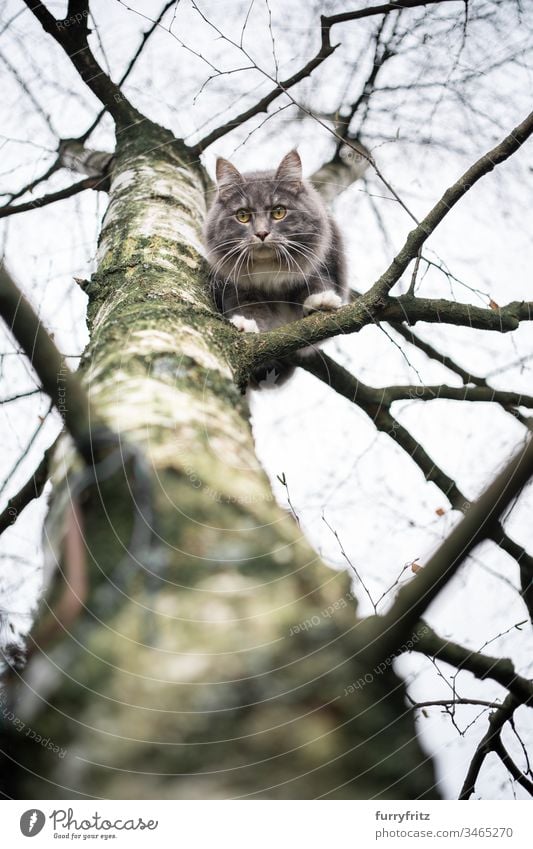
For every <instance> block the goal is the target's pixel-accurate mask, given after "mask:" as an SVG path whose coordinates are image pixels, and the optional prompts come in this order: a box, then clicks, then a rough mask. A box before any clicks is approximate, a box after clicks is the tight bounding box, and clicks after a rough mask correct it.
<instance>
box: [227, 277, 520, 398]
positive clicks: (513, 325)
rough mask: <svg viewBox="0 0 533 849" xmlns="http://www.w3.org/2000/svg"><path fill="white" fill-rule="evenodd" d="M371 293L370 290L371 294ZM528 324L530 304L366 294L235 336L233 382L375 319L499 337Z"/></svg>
mask: <svg viewBox="0 0 533 849" xmlns="http://www.w3.org/2000/svg"><path fill="white" fill-rule="evenodd" d="M371 291H372V290H371ZM531 320H533V302H524V301H513V302H511V303H509V304H506V305H505V306H503V307H501V308H500V309H498V310H492V309H486V308H484V307H475V306H472V305H471V304H461V303H458V302H457V301H446V300H442V299H440V298H438V299H433V298H416V297H412V296H411V295H401V296H400V297H398V298H391V297H390V296H389V297H386V298H385V299H382V300H377V301H376V300H374V297H373V296H372V295H371V292H366V293H365V294H364V295H361V297H360V298H357V300H355V301H354V302H353V303H352V304H348V305H346V306H344V307H341V308H340V309H339V310H337V311H336V312H330V313H316V314H314V315H309V316H306V317H305V318H301V319H298V321H292V322H290V323H289V324H284V325H283V326H281V327H279V328H276V329H275V330H269V331H268V332H266V333H248V334H246V335H243V334H240V336H239V337H238V344H239V346H240V368H239V370H238V372H237V374H236V378H235V379H236V382H237V384H238V385H239V386H240V388H242V389H244V388H245V387H246V386H247V383H248V378H249V375H250V374H251V373H252V372H253V371H254V370H255V369H257V368H260V367H261V366H264V365H265V363H267V362H268V361H269V360H272V359H279V358H282V357H287V356H289V355H290V354H293V353H294V352H295V351H297V350H298V349H299V348H302V347H304V346H306V345H314V344H316V343H317V342H322V341H323V340H324V339H328V338H330V337H332V336H338V335H345V334H348V333H357V332H358V331H359V330H361V329H362V328H363V327H366V326H367V325H368V324H378V323H379V322H381V321H407V322H408V323H409V324H415V323H416V322H417V321H425V322H430V323H438V324H452V325H459V326H462V327H464V326H466V327H471V328H475V329H479V330H491V331H496V332H499V333H506V332H508V331H512V330H516V329H517V327H519V325H520V322H521V321H531Z"/></svg>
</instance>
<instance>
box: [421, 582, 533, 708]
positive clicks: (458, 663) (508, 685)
mask: <svg viewBox="0 0 533 849" xmlns="http://www.w3.org/2000/svg"><path fill="white" fill-rule="evenodd" d="M417 580H418V578H417ZM422 624H423V627H422V626H420V623H419V626H420V627H419V626H417V631H416V633H417V634H418V635H419V640H418V642H416V643H414V645H413V651H416V652H420V653H421V654H425V655H428V656H430V657H435V658H438V659H439V660H443V661H444V662H445V663H449V664H450V666H455V668H456V669H459V670H463V669H466V670H467V671H468V672H471V673H472V674H473V675H475V677H476V678H479V679H480V680H485V679H486V678H490V679H491V680H492V681H496V682H497V683H498V684H500V685H501V686H502V687H505V689H506V690H509V692H510V693H511V694H512V695H513V696H514V699H515V700H516V702H517V704H524V705H531V704H532V703H533V681H530V680H529V679H528V678H524V677H523V676H522V675H519V674H518V673H517V672H516V670H515V668H514V666H513V663H512V661H511V660H509V659H508V658H500V657H490V656H489V655H486V654H481V652H477V651H471V650H470V649H467V648H465V647H464V646H460V645H459V644H458V643H453V642H451V641H450V640H446V639H444V638H443V637H440V636H439V635H438V634H436V633H435V631H433V629H432V628H430V627H429V625H428V624H427V622H423V623H422Z"/></svg>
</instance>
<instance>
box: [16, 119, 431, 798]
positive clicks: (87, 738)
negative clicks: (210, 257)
mask: <svg viewBox="0 0 533 849" xmlns="http://www.w3.org/2000/svg"><path fill="white" fill-rule="evenodd" d="M117 141H118V143H117V151H116V159H115V163H114V168H113V173H112V181H111V189H110V203H109V208H108V210H107V213H106V215H105V219H104V222H103V227H102V232H101V236H100V241H99V248H98V269H97V272H96V273H95V274H94V276H93V277H92V279H91V281H90V282H89V284H88V285H87V293H88V295H89V310H88V322H89V329H90V334H91V341H90V344H89V346H88V349H87V351H86V353H85V356H84V360H83V364H82V370H81V373H82V375H83V380H84V383H85V386H86V388H87V389H88V391H89V393H90V398H91V401H92V402H93V404H94V409H95V410H96V411H97V413H98V415H99V416H101V418H102V420H103V421H105V422H107V424H108V425H110V427H111V428H112V429H113V430H114V431H115V432H116V433H118V434H119V435H120V439H121V442H122V445H123V449H124V452H123V454H122V455H120V454H119V453H118V452H117V451H115V452H114V454H113V455H112V457H111V460H109V462H108V465H107V467H105V468H104V467H103V466H102V468H101V469H100V474H99V476H98V484H97V485H96V486H94V485H92V486H90V485H88V484H87V485H86V484H84V483H83V478H82V477H80V469H79V467H78V466H77V463H76V461H75V460H74V459H73V451H72V449H71V448H70V447H69V445H68V442H67V438H66V437H64V439H63V443H62V449H61V456H60V457H58V458H57V460H56V472H55V485H54V492H53V496H52V502H51V509H50V515H49V520H48V523H47V531H46V536H47V544H48V548H49V557H50V558H51V559H56V560H57V562H58V563H59V565H60V569H61V570H62V571H64V572H65V573H66V574H67V579H68V578H69V575H70V573H69V571H68V570H69V563H68V562H67V561H68V552H67V554H66V553H65V539H64V533H63V532H64V529H65V527H66V524H68V523H69V522H70V523H71V524H72V522H73V517H74V518H76V517H78V516H80V517H81V521H82V523H83V528H82V530H83V539H84V552H85V560H86V565H85V569H86V583H87V586H88V589H87V592H86V594H85V596H84V598H83V609H82V610H81V612H80V613H79V615H78V616H77V617H76V619H75V621H74V623H73V625H72V626H71V627H70V628H69V633H66V632H64V633H63V634H62V635H61V637H60V638H59V639H58V640H56V642H55V643H54V644H53V646H52V647H50V645H49V644H43V645H42V646H40V644H39V640H40V638H39V629H38V628H37V629H36V631H35V636H34V639H35V643H36V648H35V652H34V655H33V658H32V660H31V662H30V664H29V667H28V670H27V673H26V683H25V684H24V685H23V686H21V687H20V688H19V692H20V695H19V697H18V700H16V701H15V703H14V704H13V705H12V710H13V712H14V713H15V715H16V716H17V717H19V718H20V720H21V721H23V722H25V723H26V725H25V729H28V728H31V729H33V730H35V731H36V732H37V733H38V734H39V735H40V737H41V738H42V740H44V741H49V744H48V743H44V742H41V744H40V745H39V744H38V743H36V741H35V738H33V739H32V738H31V736H30V735H27V734H26V731H25V730H24V731H18V730H17V729H16V728H14V727H13V723H11V726H12V727H11V728H10V730H9V735H8V737H9V739H8V752H9V754H8V758H11V759H12V761H11V763H10V764H9V767H8V770H9V773H10V793H11V795H13V787H15V788H16V792H17V794H18V796H19V798H69V797H80V798H85V797H93V796H94V797H104V798H178V799H179V798H233V797H246V798H248V797H250V798H315V797H325V798H366V799H368V798H373V797H375V796H377V797H383V798H411V799H414V798H419V797H426V798H435V796H436V795H437V793H436V791H435V778H434V773H433V768H432V765H431V763H430V761H429V760H428V759H427V758H426V756H425V755H424V753H423V752H422V750H421V748H420V745H419V742H418V740H417V737H416V734H415V730H414V722H413V717H412V715H411V712H410V711H408V710H407V709H406V706H405V701H404V688H403V685H402V683H401V682H400V680H399V679H398V678H397V677H396V676H395V675H394V673H393V672H392V670H391V666H390V664H389V665H387V668H386V671H382V670H378V672H377V673H376V671H375V670H372V669H369V668H368V666H367V665H365V660H364V657H365V655H364V643H363V639H362V636H360V635H362V632H363V628H361V627H360V624H359V623H358V621H357V619H356V613H355V605H354V600H353V596H352V593H351V589H350V579H349V576H348V575H347V574H345V573H340V572H335V571H333V570H331V569H330V568H328V567H327V566H325V565H324V564H323V563H321V561H320V560H319V558H318V557H317V555H316V553H315V552H314V551H313V550H312V549H311V548H310V547H309V545H308V543H307V542H306V541H305V539H304V538H303V537H302V534H301V532H300V530H299V528H298V526H297V524H296V523H295V522H294V520H293V519H292V517H291V516H289V515H288V514H287V513H285V511H283V510H282V509H281V508H280V507H279V506H278V505H277V504H276V502H275V500H274V498H273V495H272V492H271V489H270V486H269V483H268V480H267V479H266V476H265V474H264V472H263V471H262V470H261V468H260V466H259V463H258V461H257V459H256V456H255V453H254V446H253V441H252V436H251V431H250V426H249V421H248V410H247V405H246V399H245V396H242V395H241V394H240V393H239V391H238V390H237V388H236V386H235V384H234V382H233V379H232V375H233V372H234V369H235V368H236V365H237V364H238V356H239V342H238V336H237V334H236V332H235V331H234V329H233V327H232V326H231V325H230V324H229V323H228V322H226V321H225V320H224V319H223V318H222V317H221V316H220V315H219V314H218V313H217V312H216V311H215V310H214V308H213V305H212V302H211V298H210V295H209V290H208V286H207V268H206V263H205V260H204V257H203V252H202V242H201V228H202V224H203V220H204V216H205V210H206V189H207V186H208V181H207V178H206V175H205V174H204V173H203V172H202V170H201V169H200V166H198V165H197V164H194V163H191V162H188V161H187V159H186V156H185V153H184V149H183V148H182V147H181V146H180V143H179V142H177V141H176V140H175V139H174V138H173V137H172V136H171V134H170V133H169V132H168V131H166V130H163V129H162V128H160V127H158V126H156V125H154V124H151V123H150V122H149V121H146V120H145V121H143V122H142V123H140V124H137V125H135V126H134V127H132V128H130V129H127V130H125V131H122V132H121V133H119V134H118V140H117ZM67 403H68V399H67ZM128 445H134V446H137V448H138V449H140V451H141V452H142V455H143V456H144V458H145V461H146V462H147V466H148V471H149V475H148V479H149V482H150V487H151V501H152V506H153V510H152V512H153V516H152V517H150V515H149V514H147V512H146V510H145V509H144V508H143V509H141V505H140V504H139V492H141V493H142V492H143V487H145V482H144V478H143V475H144V477H146V473H143V472H142V469H141V471H139V468H140V467H137V466H136V465H135V462H130V459H131V453H130V452H129V449H128V447H127V446H128ZM108 459H109V458H108ZM81 474H83V473H81ZM73 499H75V500H76V501H77V502H78V509H77V510H76V511H74V512H72V510H71V508H70V507H69V504H70V502H71V501H72V500H73ZM149 521H151V523H152V526H153V533H152V535H151V539H149V540H148V541H149V543H150V544H149V545H148V544H147V539H148V531H147V523H148V522H149ZM70 533H72V527H71V530H70ZM139 540H141V542H139ZM128 548H129V549H130V550H129V553H128ZM71 565H72V564H70V566H71ZM83 583H84V582H83V581H81V582H80V586H81V587H83ZM380 672H381V674H380ZM30 694H31V698H30ZM53 747H60V751H59V753H55V752H54V748H53Z"/></svg>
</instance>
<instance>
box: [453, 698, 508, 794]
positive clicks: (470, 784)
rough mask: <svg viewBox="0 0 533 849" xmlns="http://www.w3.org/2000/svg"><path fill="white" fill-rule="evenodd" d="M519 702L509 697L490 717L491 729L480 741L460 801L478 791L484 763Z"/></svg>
mask: <svg viewBox="0 0 533 849" xmlns="http://www.w3.org/2000/svg"><path fill="white" fill-rule="evenodd" d="M518 704H519V703H518V702H517V700H516V699H515V697H514V696H513V695H509V696H507V698H506V699H505V701H504V702H503V704H502V705H501V706H500V707H499V708H497V709H496V710H495V711H494V713H492V714H491V715H490V717H489V727H488V729H487V733H486V734H485V736H484V737H483V739H482V740H481V741H480V743H479V745H478V747H477V749H476V751H475V752H474V757H473V758H472V761H471V762H470V766H469V768H468V772H467V774H466V778H465V780H464V784H463V787H462V789H461V793H460V794H459V799H462V800H463V801H464V800H467V799H469V798H470V796H471V795H472V793H473V792H474V790H475V789H476V781H477V779H478V776H479V773H480V771H481V767H482V766H483V762H484V760H485V758H486V757H487V755H488V754H490V752H492V751H494V746H495V741H496V740H498V739H499V737H500V734H501V731H502V728H503V726H504V725H505V723H506V722H507V720H509V719H511V718H512V716H513V713H514V712H515V710H516V708H517V707H518Z"/></svg>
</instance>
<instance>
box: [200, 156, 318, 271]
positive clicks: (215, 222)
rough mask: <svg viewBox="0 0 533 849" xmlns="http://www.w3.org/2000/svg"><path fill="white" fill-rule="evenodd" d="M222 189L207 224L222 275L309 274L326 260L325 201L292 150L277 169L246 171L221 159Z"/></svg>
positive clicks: (216, 268) (212, 260)
mask: <svg viewBox="0 0 533 849" xmlns="http://www.w3.org/2000/svg"><path fill="white" fill-rule="evenodd" d="M216 176H217V192H216V197H215V199H214V202H213V204H212V206H211V208H210V210H209V214H208V217H207V224H206V243H207V249H208V258H209V261H210V263H211V267H212V269H213V271H214V273H215V274H216V275H220V276H221V277H225V278H230V279H232V280H234V281H235V282H236V283H241V284H244V283H247V282H248V283H250V282H251V283H253V284H254V285H260V284H261V282H262V281H263V280H264V281H265V283H266V282H267V281H268V282H271V281H272V279H273V277H272V275H274V277H275V276H276V275H277V274H278V273H279V276H280V278H281V277H283V278H285V279H286V277H287V275H289V276H292V275H293V274H295V275H298V276H302V275H307V274H309V272H310V271H312V269H313V267H314V268H316V267H317V265H318V264H319V263H320V262H321V261H322V260H323V258H324V254H325V251H326V249H327V245H328V243H329V239H330V224H329V219H328V216H327V213H326V211H325V208H324V205H323V203H322V201H321V199H320V197H319V196H318V194H317V192H316V191H315V190H314V189H313V187H312V186H311V185H310V184H309V183H307V182H306V181H305V180H303V179H302V163H301V160H300V157H299V155H298V153H297V151H295V150H292V151H290V153H287V155H286V156H284V157H283V159H282V160H281V162H280V164H279V166H278V168H277V169H276V170H275V171H254V172H251V173H247V174H241V173H240V171H238V170H237V168H235V166H234V165H232V164H231V162H228V160H227V159H218V160H217V166H216Z"/></svg>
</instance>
